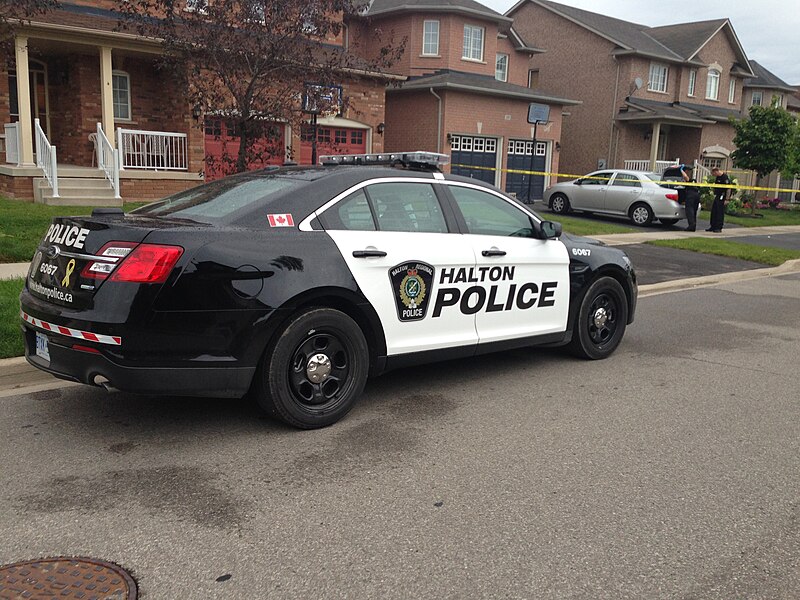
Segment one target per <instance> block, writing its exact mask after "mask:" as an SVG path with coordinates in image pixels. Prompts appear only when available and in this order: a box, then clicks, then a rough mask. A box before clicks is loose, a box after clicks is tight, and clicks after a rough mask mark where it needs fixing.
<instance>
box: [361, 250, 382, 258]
mask: <svg viewBox="0 0 800 600" xmlns="http://www.w3.org/2000/svg"><path fill="white" fill-rule="evenodd" d="M384 256H386V252H384V251H383V250H353V258H383V257H384Z"/></svg>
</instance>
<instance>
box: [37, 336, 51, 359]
mask: <svg viewBox="0 0 800 600" xmlns="http://www.w3.org/2000/svg"><path fill="white" fill-rule="evenodd" d="M36 356H38V357H39V358H43V359H45V360H46V361H47V362H50V347H49V346H48V344H47V336H45V335H44V334H43V333H38V332H37V333H36Z"/></svg>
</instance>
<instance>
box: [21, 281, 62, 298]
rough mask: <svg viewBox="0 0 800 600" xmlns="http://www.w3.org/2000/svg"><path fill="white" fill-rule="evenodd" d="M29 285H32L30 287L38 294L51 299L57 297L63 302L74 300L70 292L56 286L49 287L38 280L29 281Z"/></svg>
mask: <svg viewBox="0 0 800 600" xmlns="http://www.w3.org/2000/svg"><path fill="white" fill-rule="evenodd" d="M28 287H30V289H31V290H32V291H34V292H36V293H37V294H41V295H42V296H46V297H47V298H49V299H50V300H52V299H54V298H55V299H56V300H60V301H61V302H72V294H70V293H69V292H62V291H61V290H60V289H58V288H55V287H53V288H49V287H46V286H44V285H42V284H41V283H38V282H36V281H30V282H28Z"/></svg>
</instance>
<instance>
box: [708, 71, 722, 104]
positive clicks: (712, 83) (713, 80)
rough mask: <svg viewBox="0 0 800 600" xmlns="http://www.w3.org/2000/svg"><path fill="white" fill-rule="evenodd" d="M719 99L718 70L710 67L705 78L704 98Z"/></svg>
mask: <svg viewBox="0 0 800 600" xmlns="http://www.w3.org/2000/svg"><path fill="white" fill-rule="evenodd" d="M718 99H719V71H717V70H716V69H711V70H710V71H709V72H708V79H706V100H718Z"/></svg>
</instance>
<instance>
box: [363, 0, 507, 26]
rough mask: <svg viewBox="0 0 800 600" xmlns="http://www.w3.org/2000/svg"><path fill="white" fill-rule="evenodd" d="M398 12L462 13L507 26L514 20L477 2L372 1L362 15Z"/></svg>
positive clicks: (440, 0)
mask: <svg viewBox="0 0 800 600" xmlns="http://www.w3.org/2000/svg"><path fill="white" fill-rule="evenodd" d="M398 12H415V13H419V12H443V13H461V14H466V15H471V16H474V17H478V18H482V19H485V20H488V21H494V22H496V23H503V24H506V25H510V24H511V22H512V20H513V19H510V18H508V17H506V16H503V15H501V14H500V13H499V12H496V11H493V10H492V9H491V8H489V7H488V6H484V5H483V4H480V3H479V2H475V0H372V1H371V2H370V3H369V5H368V6H367V8H366V10H364V12H363V13H362V14H363V15H365V16H367V17H375V16H382V15H388V14H392V13H398Z"/></svg>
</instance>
